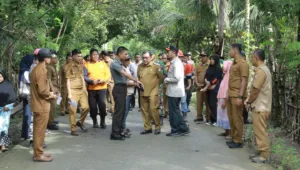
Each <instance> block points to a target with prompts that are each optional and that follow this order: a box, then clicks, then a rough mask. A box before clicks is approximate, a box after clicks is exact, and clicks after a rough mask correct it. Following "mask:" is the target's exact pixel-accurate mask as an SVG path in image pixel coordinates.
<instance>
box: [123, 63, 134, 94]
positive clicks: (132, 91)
mask: <svg viewBox="0 0 300 170" xmlns="http://www.w3.org/2000/svg"><path fill="white" fill-rule="evenodd" d="M123 68H124V69H125V71H126V72H127V73H128V74H130V75H132V73H131V71H130V69H129V67H127V68H125V67H124V66H123ZM127 82H131V83H133V81H132V80H128V79H127ZM133 93H134V87H133V86H130V87H127V96H129V95H132V94H133Z"/></svg>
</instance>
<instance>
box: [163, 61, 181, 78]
mask: <svg viewBox="0 0 300 170" xmlns="http://www.w3.org/2000/svg"><path fill="white" fill-rule="evenodd" d="M180 64H181V65H180ZM183 72H184V69H183V64H182V63H180V62H177V63H176V65H175V69H174V77H167V78H165V83H178V82H179V80H180V79H182V78H183Z"/></svg>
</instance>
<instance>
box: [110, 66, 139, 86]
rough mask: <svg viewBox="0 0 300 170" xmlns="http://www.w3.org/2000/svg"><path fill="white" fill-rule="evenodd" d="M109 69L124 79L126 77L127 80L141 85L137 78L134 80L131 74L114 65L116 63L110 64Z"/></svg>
mask: <svg viewBox="0 0 300 170" xmlns="http://www.w3.org/2000/svg"><path fill="white" fill-rule="evenodd" d="M111 68H112V69H114V70H116V71H117V72H119V73H120V74H122V75H123V76H124V77H126V78H127V79H129V80H133V81H136V82H138V83H139V84H142V83H141V82H139V81H138V80H137V78H134V77H133V76H132V75H131V74H129V73H127V72H126V71H125V70H124V69H123V67H122V66H120V65H118V64H116V63H111Z"/></svg>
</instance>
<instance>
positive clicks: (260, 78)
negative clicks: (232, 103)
mask: <svg viewBox="0 0 300 170" xmlns="http://www.w3.org/2000/svg"><path fill="white" fill-rule="evenodd" d="M266 77H267V76H266V73H265V72H264V71H263V70H261V69H259V70H257V71H256V74H255V79H254V80H253V85H252V87H251V91H250V95H249V97H248V101H247V103H248V104H251V103H253V102H254V101H255V100H256V99H257V96H258V94H259V92H260V89H261V87H262V86H263V84H264V83H265V81H266Z"/></svg>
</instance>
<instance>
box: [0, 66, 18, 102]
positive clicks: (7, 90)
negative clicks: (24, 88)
mask: <svg viewBox="0 0 300 170" xmlns="http://www.w3.org/2000/svg"><path fill="white" fill-rule="evenodd" d="M0 74H1V75H2V76H3V79H4V80H3V81H2V82H1V83H0V107H4V106H6V105H7V104H11V103H14V102H15V101H16V93H15V90H14V86H13V85H12V84H11V83H10V82H9V81H8V79H7V77H6V75H5V74H4V71H3V70H2V69H0Z"/></svg>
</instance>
